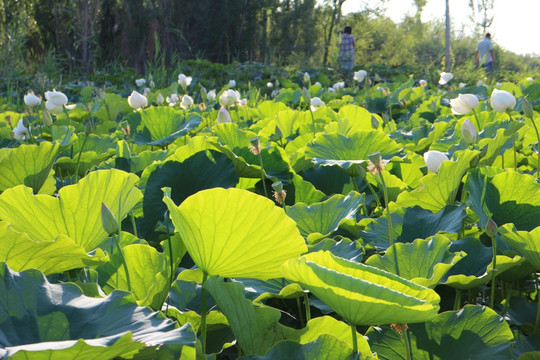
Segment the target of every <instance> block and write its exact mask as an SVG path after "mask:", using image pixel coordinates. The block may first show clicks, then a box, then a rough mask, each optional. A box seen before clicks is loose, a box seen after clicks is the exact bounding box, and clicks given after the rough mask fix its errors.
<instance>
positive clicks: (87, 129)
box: [84, 118, 94, 136]
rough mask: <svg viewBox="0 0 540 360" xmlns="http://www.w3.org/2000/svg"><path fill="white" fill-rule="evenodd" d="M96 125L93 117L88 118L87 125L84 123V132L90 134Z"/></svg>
mask: <svg viewBox="0 0 540 360" xmlns="http://www.w3.org/2000/svg"><path fill="white" fill-rule="evenodd" d="M93 127H94V123H93V121H92V118H90V119H88V121H87V122H86V125H84V133H85V135H86V136H88V135H90V134H91V133H92V128H93Z"/></svg>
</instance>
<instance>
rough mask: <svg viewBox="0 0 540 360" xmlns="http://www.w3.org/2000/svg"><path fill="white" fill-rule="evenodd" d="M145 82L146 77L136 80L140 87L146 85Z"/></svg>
mask: <svg viewBox="0 0 540 360" xmlns="http://www.w3.org/2000/svg"><path fill="white" fill-rule="evenodd" d="M145 84H146V80H145V79H142V78H141V79H137V80H135V85H137V86H138V87H141V86H143V85H145Z"/></svg>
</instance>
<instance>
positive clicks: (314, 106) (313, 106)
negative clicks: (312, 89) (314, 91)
mask: <svg viewBox="0 0 540 360" xmlns="http://www.w3.org/2000/svg"><path fill="white" fill-rule="evenodd" d="M324 105H325V103H324V101H322V100H321V99H319V98H318V97H314V98H313V99H311V111H315V110H317V109H318V108H320V107H321V106H324Z"/></svg>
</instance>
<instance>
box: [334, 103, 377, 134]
mask: <svg viewBox="0 0 540 360" xmlns="http://www.w3.org/2000/svg"><path fill="white" fill-rule="evenodd" d="M338 116H339V118H338V120H337V121H333V122H331V123H330V124H328V125H326V126H325V128H324V130H325V132H327V133H338V134H341V135H345V136H349V135H350V134H352V133H354V132H356V131H360V130H373V123H372V121H373V122H375V123H376V124H379V125H380V123H381V120H380V119H379V118H378V117H377V116H375V115H374V114H371V113H370V112H369V111H368V110H366V109H364V108H363V107H360V106H358V105H345V106H343V107H342V108H341V109H339V112H338Z"/></svg>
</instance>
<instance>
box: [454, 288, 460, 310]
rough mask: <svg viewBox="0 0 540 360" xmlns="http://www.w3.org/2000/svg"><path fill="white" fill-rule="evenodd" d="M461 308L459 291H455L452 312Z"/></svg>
mask: <svg viewBox="0 0 540 360" xmlns="http://www.w3.org/2000/svg"><path fill="white" fill-rule="evenodd" d="M460 308H461V290H459V289H456V298H455V300H454V310H458V309H460Z"/></svg>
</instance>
